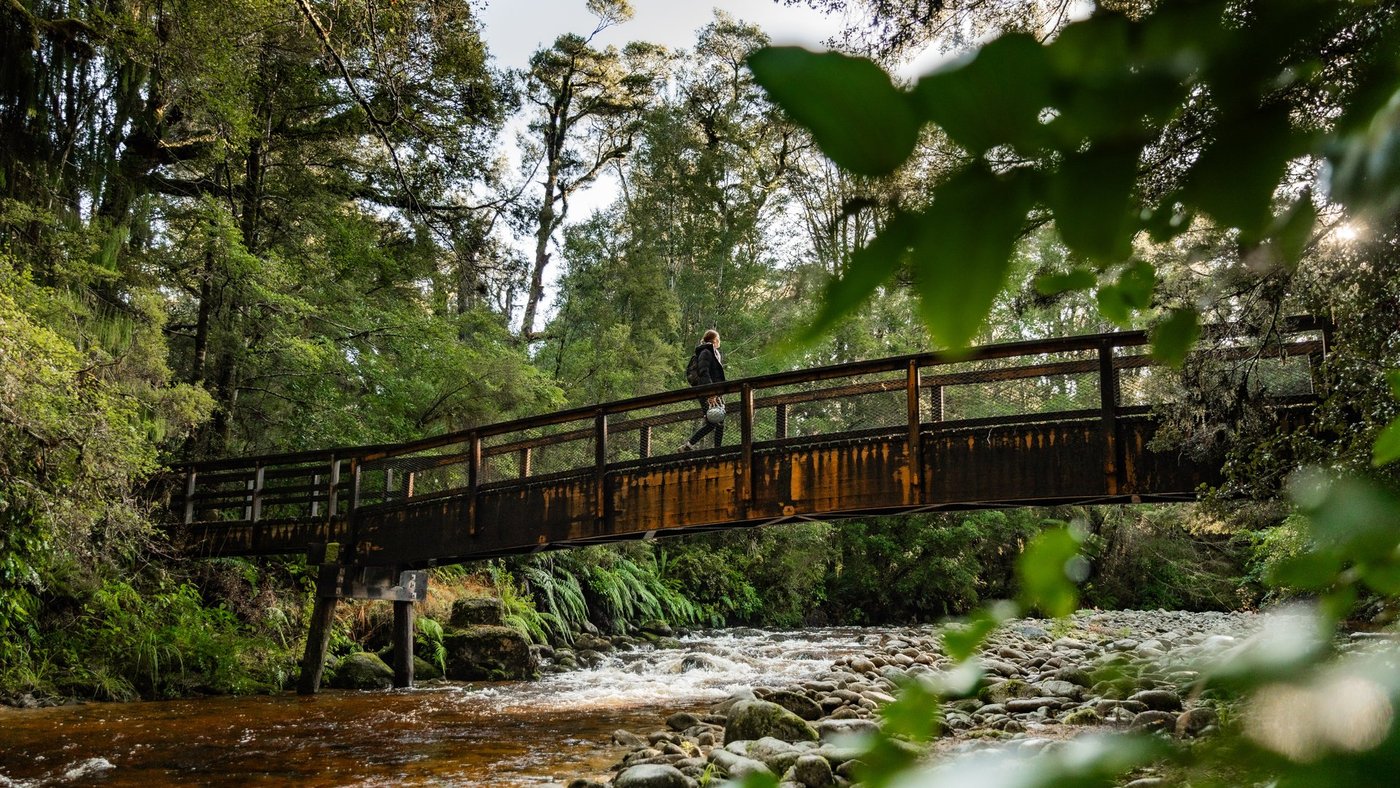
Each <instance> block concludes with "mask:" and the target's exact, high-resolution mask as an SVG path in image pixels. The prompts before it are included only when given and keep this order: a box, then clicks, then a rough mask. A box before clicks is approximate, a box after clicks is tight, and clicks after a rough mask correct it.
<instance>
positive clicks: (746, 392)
mask: <svg viewBox="0 0 1400 788" xmlns="http://www.w3.org/2000/svg"><path fill="white" fill-rule="evenodd" d="M739 440H740V445H741V446H742V450H743V455H742V459H741V460H740V463H739V503H740V506H739V511H741V512H744V513H745V514H747V512H748V508H749V504H750V503H752V502H753V474H754V467H753V386H751V385H749V384H748V383H745V384H744V387H743V388H742V389H740V390H739Z"/></svg>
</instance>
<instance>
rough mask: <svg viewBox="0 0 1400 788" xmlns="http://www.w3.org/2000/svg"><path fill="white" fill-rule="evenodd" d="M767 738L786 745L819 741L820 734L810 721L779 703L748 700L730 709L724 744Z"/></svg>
mask: <svg viewBox="0 0 1400 788" xmlns="http://www.w3.org/2000/svg"><path fill="white" fill-rule="evenodd" d="M765 736H771V737H773V738H775V739H779V740H781V741H786V742H799V741H817V739H818V736H817V731H816V729H815V728H813V727H812V726H811V725H808V724H807V721H806V720H804V719H802V718H801V717H799V716H797V715H796V714H793V713H792V712H790V711H788V710H787V709H785V708H783V707H782V706H779V705H778V704H776V703H769V702H768V701H766V700H744V701H739V702H738V703H736V704H734V708H732V709H730V710H729V719H728V721H726V722H725V725H724V743H725V744H728V743H730V742H734V741H757V740H758V739H762V738H763V737H765Z"/></svg>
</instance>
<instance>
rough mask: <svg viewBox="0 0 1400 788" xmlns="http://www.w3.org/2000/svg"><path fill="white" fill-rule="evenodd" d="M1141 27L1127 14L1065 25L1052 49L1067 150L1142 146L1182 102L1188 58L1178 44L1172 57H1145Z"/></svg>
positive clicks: (1058, 127)
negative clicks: (1107, 143)
mask: <svg viewBox="0 0 1400 788" xmlns="http://www.w3.org/2000/svg"><path fill="white" fill-rule="evenodd" d="M1135 27H1136V26H1135V24H1134V23H1133V22H1131V21H1129V20H1128V19H1127V18H1126V17H1124V16H1123V15H1121V14H1116V13H1098V14H1095V15H1093V16H1092V17H1090V18H1089V19H1086V20H1084V21H1081V22H1076V23H1074V24H1072V25H1069V26H1068V27H1066V28H1065V29H1064V30H1063V31H1061V33H1060V35H1058V36H1057V37H1056V38H1055V40H1054V41H1053V42H1051V44H1050V45H1049V46H1048V47H1047V48H1046V49H1047V52H1046V54H1047V56H1048V59H1049V62H1050V64H1051V67H1052V69H1053V72H1054V76H1055V77H1056V79H1055V83H1054V84H1055V86H1056V89H1057V95H1056V96H1055V101H1054V107H1055V108H1056V110H1057V111H1058V113H1059V114H1058V116H1057V117H1056V118H1055V120H1054V121H1052V122H1051V123H1050V124H1049V127H1050V130H1051V131H1052V132H1053V133H1054V134H1055V135H1056V136H1057V137H1058V139H1059V141H1060V147H1061V149H1062V150H1066V151H1075V150H1078V149H1079V144H1080V143H1081V142H1082V141H1083V140H1085V139H1093V140H1101V141H1102V140H1110V139H1111V140H1117V141H1119V142H1123V143H1128V142H1131V143H1135V144H1136V145H1137V146H1138V147H1141V146H1142V145H1143V144H1145V143H1147V142H1148V141H1150V140H1151V139H1153V138H1155V137H1156V133H1155V131H1154V130H1153V129H1154V128H1156V127H1160V125H1161V124H1162V123H1163V122H1165V121H1166V120H1167V119H1168V118H1170V117H1171V115H1172V114H1173V113H1174V112H1175V111H1176V110H1177V108H1178V107H1179V106H1180V102H1181V99H1182V97H1183V96H1184V95H1185V88H1184V86H1183V77H1184V76H1185V74H1186V73H1188V71H1189V65H1190V63H1189V59H1184V58H1182V57H1181V52H1182V50H1181V46H1180V44H1179V43H1177V42H1173V44H1174V46H1173V47H1172V48H1171V52H1170V56H1166V55H1163V56H1159V57H1157V58H1155V59H1144V58H1143V57H1142V55H1141V53H1139V52H1138V51H1137V49H1138V48H1139V47H1140V46H1141V44H1140V42H1138V41H1136V39H1137V38H1138V36H1139V31H1138V30H1136V29H1135ZM1198 34H1199V33H1198Z"/></svg>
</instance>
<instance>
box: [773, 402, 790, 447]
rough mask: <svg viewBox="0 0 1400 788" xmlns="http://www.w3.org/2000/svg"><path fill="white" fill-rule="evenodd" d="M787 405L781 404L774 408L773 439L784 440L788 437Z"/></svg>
mask: <svg viewBox="0 0 1400 788" xmlns="http://www.w3.org/2000/svg"><path fill="white" fill-rule="evenodd" d="M787 410H788V408H787V403H786V402H780V403H778V404H777V405H776V406H774V408H773V438H774V439H775V440H782V439H783V438H786V437H787V416H788V414H787Z"/></svg>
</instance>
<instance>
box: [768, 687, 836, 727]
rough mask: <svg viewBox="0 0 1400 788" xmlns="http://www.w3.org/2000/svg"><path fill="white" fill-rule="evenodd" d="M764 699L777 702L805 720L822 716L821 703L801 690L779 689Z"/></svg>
mask: <svg viewBox="0 0 1400 788" xmlns="http://www.w3.org/2000/svg"><path fill="white" fill-rule="evenodd" d="M764 700H767V701H768V702H769V703H776V704H778V705H779V706H782V707H783V708H785V709H787V710H788V711H790V712H792V713H793V714H796V715H797V716H799V717H801V718H802V719H804V720H808V721H811V720H819V719H821V717H822V707H821V705H820V704H818V703H817V702H816V701H814V700H812V699H811V698H809V697H807V696H806V695H803V694H801V693H799V692H791V691H789V690H778V691H777V692H774V693H771V694H770V695H769V696H768V697H767V698H765V699H764Z"/></svg>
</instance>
